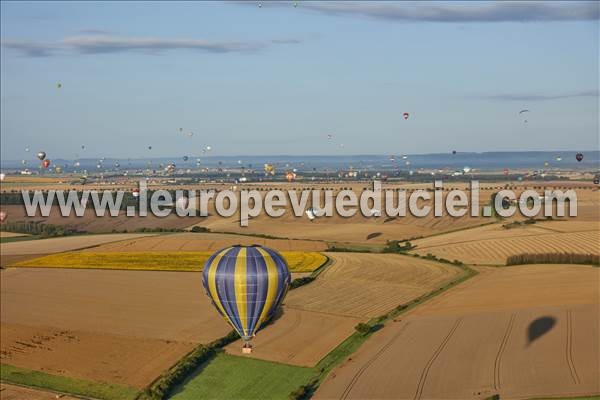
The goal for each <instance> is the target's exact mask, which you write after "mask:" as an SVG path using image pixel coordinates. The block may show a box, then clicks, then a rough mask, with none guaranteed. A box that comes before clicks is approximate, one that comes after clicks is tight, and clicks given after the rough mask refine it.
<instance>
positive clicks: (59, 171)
mask: <svg viewBox="0 0 600 400" xmlns="http://www.w3.org/2000/svg"><path fill="white" fill-rule="evenodd" d="M54 171H55V172H56V173H57V174H62V172H63V169H62V167H61V166H60V165H57V166H56V167H54Z"/></svg>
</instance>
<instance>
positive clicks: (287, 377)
mask: <svg viewBox="0 0 600 400" xmlns="http://www.w3.org/2000/svg"><path fill="white" fill-rule="evenodd" d="M312 375H314V369H313V368H306V367H298V366H293V365H286V364H280V363H275V362H270V361H263V360H257V359H254V358H247V357H239V356H232V355H228V354H218V355H217V356H216V357H215V358H214V359H213V360H211V361H210V363H208V364H206V365H204V366H202V367H201V368H199V369H198V370H196V372H195V373H194V374H193V376H191V377H190V378H189V379H187V380H186V381H185V382H184V383H183V384H182V385H181V386H179V387H177V388H176V389H175V390H174V391H173V392H172V393H170V395H171V396H172V397H171V398H172V399H174V400H188V399H189V400H196V399H223V400H229V399H285V398H287V397H288V395H289V393H290V392H291V391H292V390H293V389H294V388H295V387H298V386H299V385H301V384H302V383H303V382H305V381H307V380H308V379H310V377H311V376H312Z"/></svg>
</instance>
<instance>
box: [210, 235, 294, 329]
mask: <svg viewBox="0 0 600 400" xmlns="http://www.w3.org/2000/svg"><path fill="white" fill-rule="evenodd" d="M202 284H203V286H204V289H205V291H206V294H207V295H208V297H210V298H211V299H212V302H213V305H214V306H215V308H216V309H217V311H218V312H219V313H220V314H221V315H222V316H223V317H224V318H225V319H226V320H227V322H229V324H230V325H231V326H232V327H233V328H234V329H235V330H236V332H237V333H239V335H240V336H241V337H242V339H243V340H244V341H249V340H250V339H251V338H252V337H253V336H254V334H255V333H256V332H257V331H258V330H259V329H260V328H261V327H262V326H264V325H265V323H267V322H268V321H269V320H270V319H271V318H272V317H273V316H274V315H275V312H276V310H277V308H278V307H279V305H280V304H281V302H282V301H283V298H284V297H285V295H286V293H287V290H288V288H289V284H290V272H289V270H288V267H287V263H286V262H285V260H284V258H283V257H282V256H281V255H280V254H279V253H277V252H276V251H274V250H271V249H269V248H267V247H262V246H258V245H255V246H232V247H227V248H225V249H223V250H220V251H217V252H216V253H214V254H213V255H212V256H210V258H209V259H208V260H207V261H206V263H205V264H204V271H203V273H202Z"/></svg>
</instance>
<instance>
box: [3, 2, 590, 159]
mask: <svg viewBox="0 0 600 400" xmlns="http://www.w3.org/2000/svg"><path fill="white" fill-rule="evenodd" d="M295 3H297V4H295ZM294 5H295V6H294ZM0 11H1V13H0V14H1V20H0V22H1V24H0V26H1V28H0V29H1V50H0V51H1V53H0V56H1V57H0V67H1V82H0V83H1V85H0V92H1V93H0V94H1V102H0V111H1V115H0V129H1V130H0V133H1V135H0V145H1V149H0V156H1V157H2V158H3V159H5V160H6V159H11V160H15V159H21V158H27V157H29V158H32V157H33V153H35V152H36V151H38V150H44V151H46V152H47V153H48V155H49V157H53V158H66V159H74V158H79V157H89V158H94V157H101V156H105V157H116V158H119V157H120V158H126V157H127V158H128V157H131V158H137V157H148V156H177V155H182V154H185V155H188V154H189V155H190V156H197V155H200V154H201V151H202V149H203V148H205V147H206V146H211V148H212V150H211V152H210V153H211V154H212V155H214V156H218V155H268V154H280V155H281V154H290V155H328V154H331V155H350V154H419V153H420V154H422V153H445V152H450V151H452V150H457V151H477V152H483V151H517V150H567V149H569V150H583V151H585V150H598V148H599V139H598V134H599V90H598V89H599V41H600V39H599V38H600V30H599V18H600V3H598V2H566V3H560V2H424V3H420V4H417V3H411V2H392V1H386V2H317V1H298V2H293V1H280V2H269V1H263V2H258V1H247V2H243V1H241V2H142V1H136V2H97V3H95V2H90V1H85V2H49V1H43V2H22V1H19V2H16V1H15V2H9V1H2V2H1V3H0ZM59 84H60V85H61V87H60V88H59V87H58V85H59ZM522 109H528V110H530V111H529V112H528V113H523V114H521V115H519V111H520V110H522ZM404 112H408V113H409V117H408V119H406V120H405V119H404V118H403V113H404ZM525 120H527V122H525ZM180 128H182V129H183V131H180ZM190 132H193V136H191V137H190V136H189V135H188V133H190ZM328 135H332V138H331V139H328ZM82 145H83V146H85V149H82V148H81V146H82ZM148 146H152V150H149V149H148ZM25 148H30V149H31V151H30V152H29V153H26V152H25Z"/></svg>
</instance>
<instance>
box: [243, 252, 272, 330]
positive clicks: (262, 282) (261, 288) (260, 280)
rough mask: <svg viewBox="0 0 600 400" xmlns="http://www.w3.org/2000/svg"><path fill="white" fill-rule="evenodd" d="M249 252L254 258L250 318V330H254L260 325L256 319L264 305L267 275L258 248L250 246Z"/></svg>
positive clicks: (267, 283) (267, 282) (267, 284)
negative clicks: (254, 269)
mask: <svg viewBox="0 0 600 400" xmlns="http://www.w3.org/2000/svg"><path fill="white" fill-rule="evenodd" d="M248 250H249V253H251V254H252V257H253V258H254V263H255V264H256V293H257V298H256V303H255V305H254V314H253V318H252V332H256V331H257V330H258V329H259V328H260V326H258V320H259V319H260V315H261V314H262V310H263V308H264V306H265V300H266V298H267V289H268V286H269V277H268V270H267V264H266V263H265V260H264V258H263V256H262V254H260V252H259V251H258V250H256V248H254V247H250V248H249V249H248Z"/></svg>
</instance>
